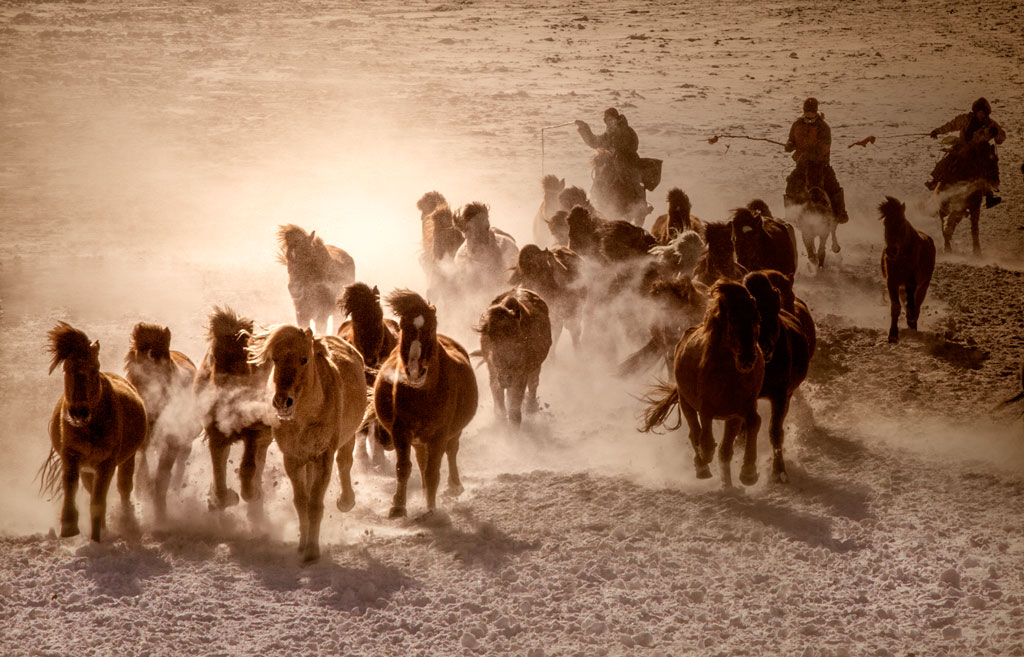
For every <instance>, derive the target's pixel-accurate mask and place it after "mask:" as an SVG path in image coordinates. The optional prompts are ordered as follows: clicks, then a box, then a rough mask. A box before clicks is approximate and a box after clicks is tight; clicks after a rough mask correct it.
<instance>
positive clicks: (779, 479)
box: [775, 470, 789, 484]
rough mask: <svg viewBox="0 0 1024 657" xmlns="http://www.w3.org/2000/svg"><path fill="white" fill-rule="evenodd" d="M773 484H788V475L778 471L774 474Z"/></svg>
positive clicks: (783, 471)
mask: <svg viewBox="0 0 1024 657" xmlns="http://www.w3.org/2000/svg"><path fill="white" fill-rule="evenodd" d="M775 483H777V484H788V483H789V475H788V474H786V471H785V470H782V471H779V472H776V473H775Z"/></svg>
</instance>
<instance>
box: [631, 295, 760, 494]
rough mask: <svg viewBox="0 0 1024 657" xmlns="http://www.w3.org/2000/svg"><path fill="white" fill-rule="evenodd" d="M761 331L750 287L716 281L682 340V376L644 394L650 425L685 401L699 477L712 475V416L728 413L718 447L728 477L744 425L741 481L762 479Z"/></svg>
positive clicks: (678, 364) (676, 362)
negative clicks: (699, 317)
mask: <svg viewBox="0 0 1024 657" xmlns="http://www.w3.org/2000/svg"><path fill="white" fill-rule="evenodd" d="M759 330H760V329H759V323H758V314H757V306H756V304H755V302H754V298H753V297H752V296H750V292H748V291H747V289H746V288H745V287H743V286H742V285H740V284H739V283H733V282H731V281H718V282H717V283H715V284H714V285H713V286H712V287H711V292H710V301H709V305H708V311H707V313H706V314H705V315H704V322H703V323H702V324H701V325H700V326H696V327H694V328H692V329H690V330H689V331H687V332H686V334H685V335H684V336H683V339H682V340H680V342H679V344H678V345H677V346H676V350H675V356H674V359H673V371H674V379H675V380H674V382H672V383H662V384H659V385H657V386H655V388H654V389H653V390H652V392H651V393H649V394H648V395H647V397H645V399H644V401H645V402H647V408H646V409H645V410H644V420H643V423H642V424H641V426H640V430H641V431H644V432H649V431H652V430H654V429H655V428H656V427H659V426H661V425H662V424H664V423H665V420H666V418H667V417H668V415H669V414H670V413H671V412H672V410H673V409H674V408H675V406H676V405H677V404H678V406H679V408H680V410H681V412H682V415H683V417H685V418H686V423H687V425H688V426H689V430H690V433H689V436H690V444H691V445H692V446H693V452H694V457H693V463H694V466H695V468H696V473H697V478H698V479H707V478H709V477H710V476H711V469H710V467H709V464H710V463H711V459H712V458H713V457H714V449H715V440H714V436H713V434H712V430H711V422H712V420H716V419H724V420H725V433H724V436H723V438H722V444H721V446H720V447H719V450H718V456H719V467H720V468H721V474H722V482H723V484H724V485H725V486H726V487H731V486H732V470H731V464H730V461H731V459H732V451H733V442H734V441H735V439H736V436H737V435H738V434H739V432H740V430H741V429H744V428H745V429H746V450H745V451H744V453H743V468H742V469H741V471H740V481H741V482H742V483H743V484H745V485H747V486H751V485H753V484H755V483H757V479H758V475H757V431H758V429H759V428H760V426H761V418H760V416H759V415H758V414H757V398H758V395H759V394H760V392H761V385H762V384H763V383H764V370H765V364H764V355H763V354H762V353H761V347H760V346H759V344H758V333H759ZM657 395H660V396H657ZM676 426H677V427H678V424H677V425H676Z"/></svg>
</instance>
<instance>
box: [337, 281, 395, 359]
mask: <svg viewBox="0 0 1024 657" xmlns="http://www.w3.org/2000/svg"><path fill="white" fill-rule="evenodd" d="M338 309H339V310H340V311H341V314H342V316H346V315H351V316H352V341H353V343H354V344H355V347H356V349H358V350H359V353H361V354H363V359H364V360H365V361H366V362H367V364H376V360H375V359H376V356H377V352H378V351H379V350H380V344H381V341H382V340H383V339H384V328H383V322H384V311H383V310H382V309H381V307H380V291H379V290H378V289H377V286H376V285H375V286H373V288H370V286H368V285H367V284H365V283H353V284H351V285H349V286H346V287H345V290H344V291H343V292H342V294H341V298H340V299H338ZM371 361H372V362H371Z"/></svg>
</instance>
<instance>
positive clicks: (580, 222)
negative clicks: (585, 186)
mask: <svg viewBox="0 0 1024 657" xmlns="http://www.w3.org/2000/svg"><path fill="white" fill-rule="evenodd" d="M565 221H566V223H567V224H568V226H569V240H568V246H569V248H570V249H572V250H573V251H575V252H576V253H579V254H580V255H583V254H587V255H591V254H592V253H593V251H594V247H595V246H596V245H597V236H596V235H595V230H596V226H595V225H594V224H595V222H594V219H593V217H591V216H590V211H589V210H587V208H586V207H584V206H582V205H575V206H573V208H572V210H570V211H569V214H568V216H566V218H565Z"/></svg>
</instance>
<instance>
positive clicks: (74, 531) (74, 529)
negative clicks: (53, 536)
mask: <svg viewBox="0 0 1024 657" xmlns="http://www.w3.org/2000/svg"><path fill="white" fill-rule="evenodd" d="M79 533H81V532H79V531H78V523H75V524H73V525H72V524H71V523H67V524H63V525H61V526H60V537H61V538H70V537H71V536H78V534H79Z"/></svg>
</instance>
